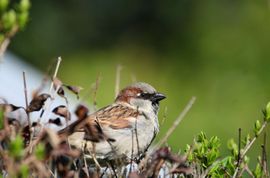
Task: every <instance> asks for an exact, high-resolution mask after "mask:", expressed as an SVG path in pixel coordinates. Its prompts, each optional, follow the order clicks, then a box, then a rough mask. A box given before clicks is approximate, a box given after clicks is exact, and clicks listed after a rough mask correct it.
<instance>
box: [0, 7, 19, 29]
mask: <svg viewBox="0 0 270 178" xmlns="http://www.w3.org/2000/svg"><path fill="white" fill-rule="evenodd" d="M2 23H3V27H4V29H5V30H10V29H11V28H12V27H13V26H14V25H15V24H16V13H15V11H14V10H9V11H8V12H6V13H4V15H3V16H2Z"/></svg>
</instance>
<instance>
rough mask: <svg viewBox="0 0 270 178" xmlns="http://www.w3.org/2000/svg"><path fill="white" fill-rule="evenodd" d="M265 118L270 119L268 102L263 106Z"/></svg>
mask: <svg viewBox="0 0 270 178" xmlns="http://www.w3.org/2000/svg"><path fill="white" fill-rule="evenodd" d="M265 120H266V121H270V102H268V103H267V105H266V107H265Z"/></svg>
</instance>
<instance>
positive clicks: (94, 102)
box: [93, 74, 100, 110]
mask: <svg viewBox="0 0 270 178" xmlns="http://www.w3.org/2000/svg"><path fill="white" fill-rule="evenodd" d="M99 82H100V74H98V77H97V79H96V83H95V87H94V92H93V106H94V110H96V108H97V91H98V87H99Z"/></svg>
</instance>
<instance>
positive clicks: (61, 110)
mask: <svg viewBox="0 0 270 178" xmlns="http://www.w3.org/2000/svg"><path fill="white" fill-rule="evenodd" d="M52 112H53V113H54V114H56V115H59V116H62V117H64V118H65V119H67V120H70V112H69V111H68V109H67V107H66V106H64V105H60V106H57V107H56V108H54V109H53V111H52Z"/></svg>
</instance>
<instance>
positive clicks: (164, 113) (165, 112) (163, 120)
mask: <svg viewBox="0 0 270 178" xmlns="http://www.w3.org/2000/svg"><path fill="white" fill-rule="evenodd" d="M167 112H168V107H167V106H165V109H164V112H163V117H162V120H161V123H160V125H163V124H164V122H165V120H166V119H167Z"/></svg>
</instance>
